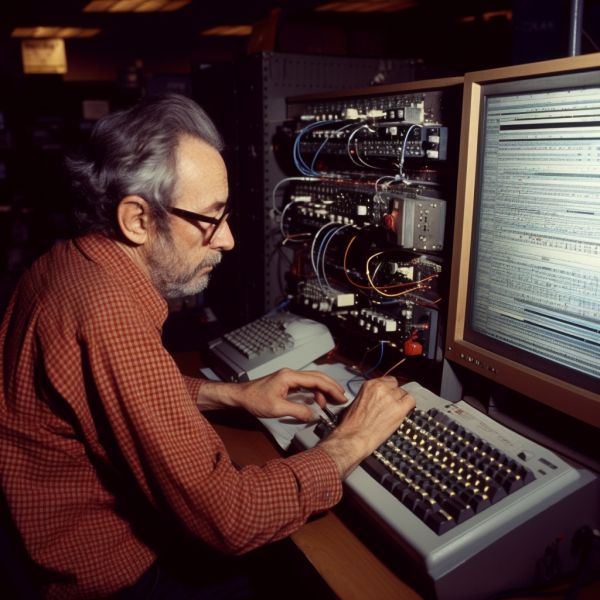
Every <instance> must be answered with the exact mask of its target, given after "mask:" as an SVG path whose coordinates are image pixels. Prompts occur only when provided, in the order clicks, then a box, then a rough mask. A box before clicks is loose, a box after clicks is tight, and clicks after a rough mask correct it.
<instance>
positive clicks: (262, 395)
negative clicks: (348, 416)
mask: <svg viewBox="0 0 600 600" xmlns="http://www.w3.org/2000/svg"><path fill="white" fill-rule="evenodd" d="M299 389H303V390H309V391H312V392H313V393H314V398H315V402H316V403H317V404H318V405H319V406H321V407H324V406H325V404H326V402H335V403H338V404H343V403H344V402H346V401H347V399H346V397H345V396H344V389H343V388H342V386H341V385H340V384H339V383H337V382H336V381H335V380H334V379H332V378H331V377H329V376H328V375H325V373H321V372H320V371H293V370H291V369H280V370H279V371H277V372H276V373H273V374H272V375H267V376H265V377H261V378H260V379H256V380H255V381H249V382H246V383H215V382H206V383H204V384H203V385H202V387H201V388H200V398H199V404H200V406H201V407H203V408H217V407H220V406H221V407H222V406H240V407H242V408H245V409H246V410H247V411H248V412H250V413H251V414H253V415H255V416H257V417H284V416H288V417H293V418H295V419H298V420H299V421H304V422H308V421H312V420H314V416H313V411H312V410H311V409H310V407H308V406H307V405H306V404H298V403H295V402H291V401H290V400H288V395H289V394H290V393H292V392H294V391H297V390H299Z"/></svg>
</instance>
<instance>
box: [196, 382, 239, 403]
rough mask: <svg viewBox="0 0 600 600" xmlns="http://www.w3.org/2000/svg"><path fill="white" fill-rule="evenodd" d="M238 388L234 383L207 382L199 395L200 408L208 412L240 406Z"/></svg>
mask: <svg viewBox="0 0 600 600" xmlns="http://www.w3.org/2000/svg"><path fill="white" fill-rule="evenodd" d="M238 387H239V386H238V385H237V384H233V383H222V382H218V381H206V382H204V383H203V384H202V387H201V388H200V391H199V393H198V406H199V407H200V408H202V409H206V410H210V409H218V408H231V407H234V406H239V402H238V400H237V396H238V394H237V391H238V390H237V389H236V388H238Z"/></svg>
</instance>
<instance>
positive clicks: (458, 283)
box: [445, 53, 600, 427]
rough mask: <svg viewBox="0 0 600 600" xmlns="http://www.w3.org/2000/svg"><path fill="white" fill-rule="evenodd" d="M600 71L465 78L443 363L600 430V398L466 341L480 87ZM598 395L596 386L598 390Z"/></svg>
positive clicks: (549, 69)
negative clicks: (446, 362) (495, 382)
mask: <svg viewBox="0 0 600 600" xmlns="http://www.w3.org/2000/svg"><path fill="white" fill-rule="evenodd" d="M596 69H600V53H594V54H588V55H583V56H577V57H569V58H565V59H557V60H551V61H544V62H538V63H530V64H526V65H518V66H511V67H504V68H498V69H490V70H485V71H476V72H472V73H467V74H466V75H465V78H464V91H463V110H462V125H461V142H460V157H459V171H458V184H457V197H456V220H455V228H454V244H453V259H452V275H451V285H450V301H449V312H448V330H447V338H446V345H445V357H446V359H447V360H449V361H451V362H452V363H455V364H458V365H462V366H464V367H466V368H467V369H470V370H471V371H474V372H476V373H479V374H481V375H483V376H485V377H486V378H488V379H490V380H494V381H497V382H498V383H501V384H502V385H505V386H508V387H509V388H510V389H513V390H515V391H517V392H519V393H521V394H524V395H525V396H528V397H530V398H533V399H534V400H537V401H539V402H542V403H544V404H546V405H549V406H551V407H552V408H554V409H556V410H558V411H561V412H562V413H565V414H569V415H570V416H572V417H575V418H576V419H579V420H581V421H584V422H587V423H589V424H591V425H593V426H595V427H600V394H599V393H595V392H593V391H590V390H587V389H582V388H579V387H577V386H575V385H572V384H571V383H569V382H567V381H562V380H560V379H558V378H556V377H553V376H551V375H548V374H543V373H540V372H538V371H536V370H534V369H531V368H529V367H527V366H524V365H521V364H519V363H517V362H515V361H513V360H510V359H508V358H505V357H502V356H499V355H497V354H495V353H493V352H488V351H486V350H485V349H483V348H480V347H479V346H476V345H475V344H472V343H470V342H469V341H467V340H465V339H464V336H465V323H466V318H467V314H466V311H467V292H468V289H469V265H470V259H471V235H472V231H473V217H474V210H473V209H474V203H475V186H476V179H477V152H476V151H475V149H476V148H477V143H478V136H479V127H480V109H481V105H482V101H483V89H484V86H485V85H487V84H491V83H498V82H502V81H509V80H514V79H523V78H528V77H537V76H545V75H561V74H563V73H577V72H583V71H589V70H596ZM598 389H599V390H600V382H599V387H598Z"/></svg>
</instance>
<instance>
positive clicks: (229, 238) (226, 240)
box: [210, 221, 235, 251]
mask: <svg viewBox="0 0 600 600" xmlns="http://www.w3.org/2000/svg"><path fill="white" fill-rule="evenodd" d="M210 245H211V246H212V247H213V248H215V249H218V250H222V251H227V250H231V249H232V248H233V247H234V246H235V240H234V239H233V233H232V231H231V227H229V222H228V221H225V222H224V223H221V226H220V227H219V228H218V229H217V230H216V231H215V232H214V234H213V236H212V237H211V238H210Z"/></svg>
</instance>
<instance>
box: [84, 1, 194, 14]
mask: <svg viewBox="0 0 600 600" xmlns="http://www.w3.org/2000/svg"><path fill="white" fill-rule="evenodd" d="M191 1H192V0H92V1H91V2H90V3H89V4H86V6H85V7H84V8H83V12H173V11H175V10H179V9H180V8H183V7H184V6H186V5H187V4H189V3H190V2H191Z"/></svg>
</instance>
